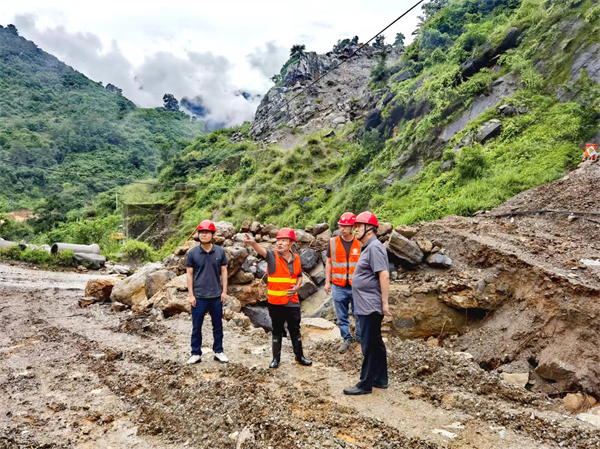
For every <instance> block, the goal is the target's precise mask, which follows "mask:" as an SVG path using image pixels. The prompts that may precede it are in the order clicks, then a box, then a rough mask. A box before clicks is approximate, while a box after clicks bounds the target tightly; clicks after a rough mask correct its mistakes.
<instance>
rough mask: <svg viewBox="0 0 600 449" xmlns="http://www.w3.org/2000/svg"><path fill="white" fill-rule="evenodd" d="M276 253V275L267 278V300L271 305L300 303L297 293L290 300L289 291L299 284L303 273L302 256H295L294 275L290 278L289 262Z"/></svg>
mask: <svg viewBox="0 0 600 449" xmlns="http://www.w3.org/2000/svg"><path fill="white" fill-rule="evenodd" d="M274 253H275V261H276V264H275V273H273V274H272V275H271V274H269V276H268V278H267V300H268V301H269V303H270V304H274V305H285V304H287V303H288V302H289V301H290V300H291V301H292V302H300V298H298V294H297V293H296V294H295V295H294V296H292V297H291V298H288V296H287V291H288V290H289V289H290V288H292V286H293V285H295V284H296V283H297V282H298V276H299V275H300V274H301V273H302V266H301V265H300V256H299V255H298V254H294V274H293V275H291V276H290V269H289V267H288V263H287V260H285V259H284V258H283V257H282V256H280V255H279V253H278V252H277V251H274Z"/></svg>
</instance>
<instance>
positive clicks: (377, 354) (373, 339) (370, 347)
mask: <svg viewBox="0 0 600 449" xmlns="http://www.w3.org/2000/svg"><path fill="white" fill-rule="evenodd" d="M357 318H358V321H359V323H360V337H361V347H362V354H363V357H364V358H363V364H362V370H361V372H360V382H358V384H357V387H358V388H360V389H361V390H367V391H371V390H372V389H373V385H379V386H384V385H387V384H388V373H387V355H386V352H385V344H384V343H383V338H382V337H381V322H382V321H383V315H381V314H379V313H376V312H374V313H372V314H370V315H358V316H357Z"/></svg>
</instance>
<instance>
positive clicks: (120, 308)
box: [110, 301, 128, 312]
mask: <svg viewBox="0 0 600 449" xmlns="http://www.w3.org/2000/svg"><path fill="white" fill-rule="evenodd" d="M127 308H128V307H127V306H126V305H125V304H123V303H120V302H119V301H113V302H112V303H111V305H110V310H112V311H113V312H124V311H125V310H127Z"/></svg>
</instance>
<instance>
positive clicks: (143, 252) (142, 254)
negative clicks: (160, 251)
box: [121, 240, 156, 263]
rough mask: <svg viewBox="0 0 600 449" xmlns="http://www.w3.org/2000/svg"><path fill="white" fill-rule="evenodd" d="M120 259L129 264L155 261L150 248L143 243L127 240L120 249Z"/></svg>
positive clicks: (154, 255)
mask: <svg viewBox="0 0 600 449" xmlns="http://www.w3.org/2000/svg"><path fill="white" fill-rule="evenodd" d="M121 254H122V256H121V259H122V260H123V261H124V262H129V263H146V262H153V261H154V260H156V254H155V252H154V250H153V249H152V247H151V246H150V245H148V244H147V243H145V242H140V241H138V240H128V241H127V243H125V245H123V248H121Z"/></svg>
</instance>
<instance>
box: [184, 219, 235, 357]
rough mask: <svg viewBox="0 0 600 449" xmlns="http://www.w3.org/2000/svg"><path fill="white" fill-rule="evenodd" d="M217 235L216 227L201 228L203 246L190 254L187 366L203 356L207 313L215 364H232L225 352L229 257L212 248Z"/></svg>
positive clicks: (209, 224)
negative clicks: (190, 319) (204, 326)
mask: <svg viewBox="0 0 600 449" xmlns="http://www.w3.org/2000/svg"><path fill="white" fill-rule="evenodd" d="M216 231H217V229H216V227H215V224H214V223H213V222H212V221H210V220H204V221H202V222H201V223H200V224H199V225H198V238H199V239H200V245H198V246H194V247H193V248H192V249H190V250H189V251H188V253H187V258H186V260H185V266H186V273H187V287H188V301H189V303H190V305H191V306H192V355H191V357H190V358H189V360H188V361H187V363H188V364H193V363H198V362H200V360H201V356H202V324H203V323H204V315H206V312H208V313H209V314H210V319H211V321H212V328H213V338H214V343H213V351H214V353H215V360H217V361H219V362H221V363H227V362H229V359H228V358H227V356H226V355H225V353H224V352H223V304H225V303H226V302H227V255H226V254H225V250H224V249H223V248H221V247H220V246H217V245H213V243H212V238H213V235H214V233H215V232H216Z"/></svg>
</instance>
